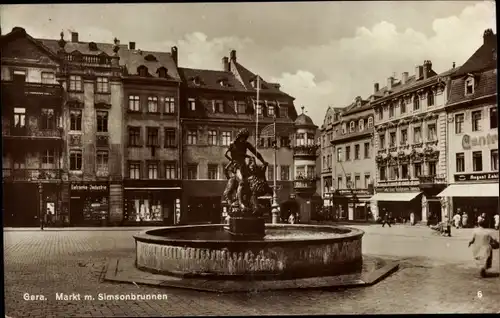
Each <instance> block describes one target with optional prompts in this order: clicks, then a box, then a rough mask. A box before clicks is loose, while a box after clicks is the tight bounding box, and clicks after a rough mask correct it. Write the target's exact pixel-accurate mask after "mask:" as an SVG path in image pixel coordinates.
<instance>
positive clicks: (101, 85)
mask: <svg viewBox="0 0 500 318" xmlns="http://www.w3.org/2000/svg"><path fill="white" fill-rule="evenodd" d="M96 88H97V93H104V94H105V93H109V79H108V78H107V77H98V78H97V87H96Z"/></svg>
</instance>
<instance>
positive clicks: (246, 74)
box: [231, 61, 293, 98]
mask: <svg viewBox="0 0 500 318" xmlns="http://www.w3.org/2000/svg"><path fill="white" fill-rule="evenodd" d="M231 63H234V66H235V67H236V70H237V71H238V74H239V75H240V76H241V80H242V81H243V85H244V86H245V87H246V89H247V90H249V91H256V89H255V88H254V87H253V86H252V81H253V80H254V79H255V78H256V75H255V74H254V73H252V72H250V71H249V70H248V69H247V68H245V67H244V66H243V65H241V64H240V63H238V62H235V61H231ZM260 84H261V86H263V88H262V89H261V90H260V92H261V93H264V94H265V93H274V94H280V95H285V96H287V97H290V98H293V97H292V96H290V95H288V94H287V93H285V92H282V91H281V90H280V89H279V88H277V87H276V86H275V85H273V84H271V83H268V82H266V81H265V80H263V79H262V77H261V78H260Z"/></svg>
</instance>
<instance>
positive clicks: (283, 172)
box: [280, 166, 290, 181]
mask: <svg viewBox="0 0 500 318" xmlns="http://www.w3.org/2000/svg"><path fill="white" fill-rule="evenodd" d="M280 177H281V180H283V181H288V180H290V166H281V168H280Z"/></svg>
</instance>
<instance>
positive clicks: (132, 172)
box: [128, 162, 141, 180]
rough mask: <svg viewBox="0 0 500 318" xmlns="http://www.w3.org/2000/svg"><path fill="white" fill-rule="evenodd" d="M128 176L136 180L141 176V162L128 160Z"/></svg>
mask: <svg viewBox="0 0 500 318" xmlns="http://www.w3.org/2000/svg"><path fill="white" fill-rule="evenodd" d="M128 177H129V178H130V179H136V180H137V179H140V178H141V164H140V163H139V162H130V163H129V164H128Z"/></svg>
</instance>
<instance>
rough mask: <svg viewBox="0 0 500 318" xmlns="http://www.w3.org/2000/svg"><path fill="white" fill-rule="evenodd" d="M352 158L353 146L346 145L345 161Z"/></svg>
mask: <svg viewBox="0 0 500 318" xmlns="http://www.w3.org/2000/svg"><path fill="white" fill-rule="evenodd" d="M349 160H351V147H350V146H346V147H345V161H349Z"/></svg>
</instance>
